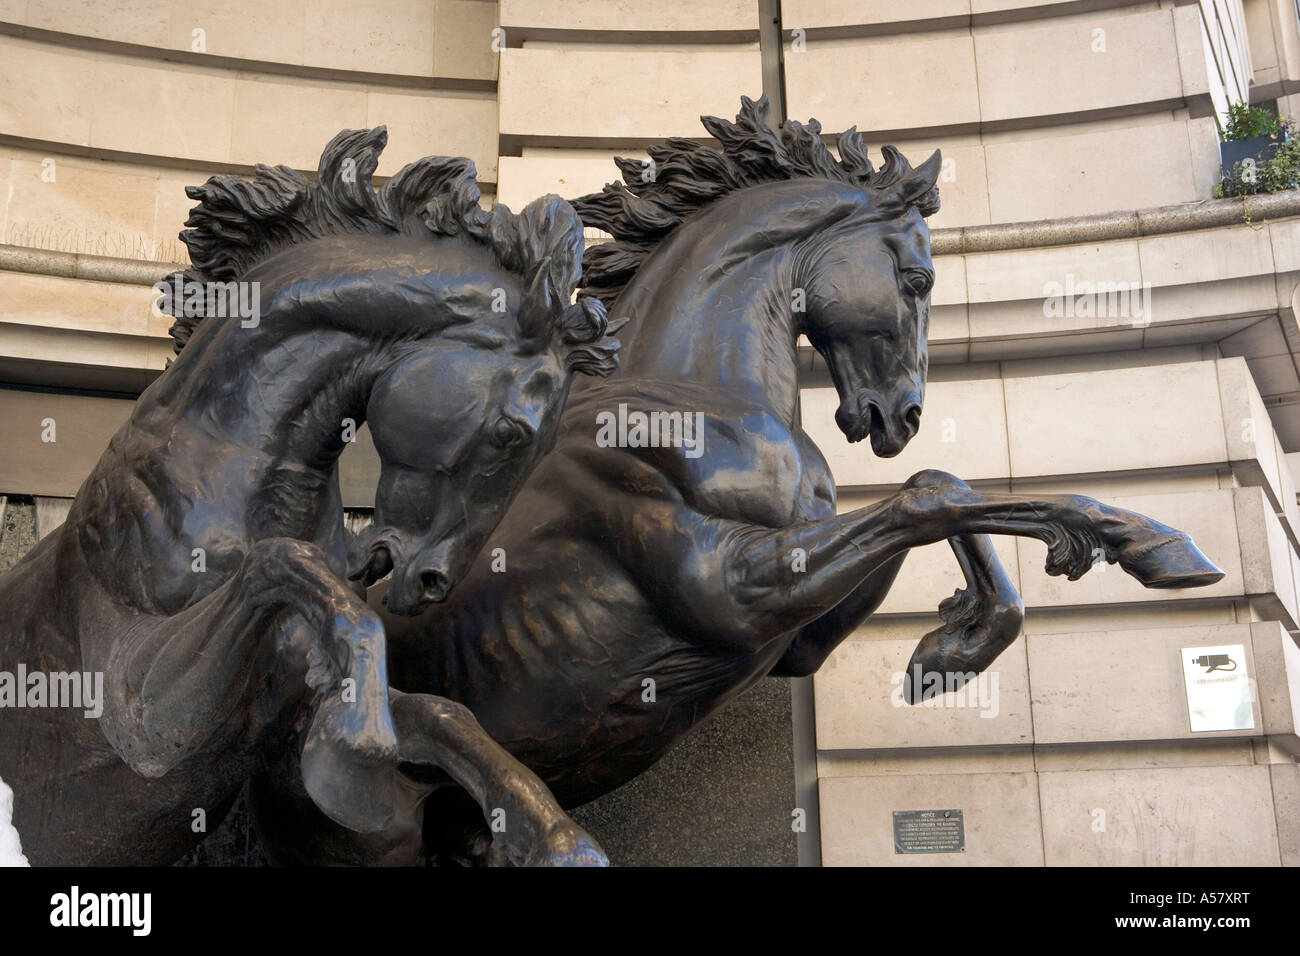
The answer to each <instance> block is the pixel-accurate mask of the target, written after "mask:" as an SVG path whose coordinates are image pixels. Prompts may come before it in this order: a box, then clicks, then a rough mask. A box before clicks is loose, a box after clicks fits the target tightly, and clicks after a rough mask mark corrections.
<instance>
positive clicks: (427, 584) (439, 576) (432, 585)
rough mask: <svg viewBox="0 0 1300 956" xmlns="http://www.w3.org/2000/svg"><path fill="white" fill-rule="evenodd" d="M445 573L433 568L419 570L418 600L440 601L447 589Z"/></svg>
mask: <svg viewBox="0 0 1300 956" xmlns="http://www.w3.org/2000/svg"><path fill="white" fill-rule="evenodd" d="M449 589H450V588H449V584H448V581H447V575H445V574H443V573H442V572H441V571H436V570H434V569H433V568H425V569H424V570H423V571H421V572H420V600H421V601H425V602H435V601H441V600H442V599H443V598H445V597H446V596H447V591H448V590H449Z"/></svg>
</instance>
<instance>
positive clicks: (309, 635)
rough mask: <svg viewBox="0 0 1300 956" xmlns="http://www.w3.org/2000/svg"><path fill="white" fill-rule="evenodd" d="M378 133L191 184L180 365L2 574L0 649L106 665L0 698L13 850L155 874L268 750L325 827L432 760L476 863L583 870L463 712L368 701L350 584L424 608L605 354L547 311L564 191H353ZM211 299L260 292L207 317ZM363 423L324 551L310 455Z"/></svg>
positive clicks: (325, 493) (576, 851)
mask: <svg viewBox="0 0 1300 956" xmlns="http://www.w3.org/2000/svg"><path fill="white" fill-rule="evenodd" d="M386 135H387V134H386V132H385V131H384V130H383V129H382V128H381V129H376V130H369V131H356V132H345V133H341V134H340V135H339V136H338V137H336V138H335V139H334V140H333V141H332V142H331V143H330V144H329V146H328V147H327V148H326V149H325V152H324V155H323V156H322V158H321V164H320V170H319V176H318V178H317V179H316V180H315V181H314V182H308V180H307V179H305V178H304V177H303V176H301V175H300V174H298V173H296V172H294V171H293V170H291V169H288V168H286V167H275V168H268V167H258V169H257V172H256V175H255V176H254V177H253V178H252V179H244V178H240V177H234V176H218V177H214V178H213V179H210V180H209V181H208V182H207V183H206V184H205V185H204V186H201V187H192V188H191V189H190V190H189V191H188V192H189V195H190V196H191V198H194V199H197V200H199V205H198V206H196V207H195V209H194V210H193V212H192V213H191V216H190V219H189V221H188V223H187V224H188V225H189V226H190V227H191V228H190V229H189V230H188V231H186V232H185V233H183V234H182V239H184V241H185V242H186V244H187V245H188V247H189V250H190V255H191V259H192V262H193V267H192V268H191V269H189V270H187V271H186V272H185V273H184V274H180V275H176V276H172V277H169V280H168V282H167V283H166V284H164V285H163V286H162V287H160V290H159V291H160V294H161V295H162V297H163V308H164V310H165V311H167V312H170V314H172V315H174V316H175V317H176V324H175V326H174V327H173V329H172V333H173V336H174V337H175V339H176V346H177V351H178V352H179V355H178V356H177V358H176V359H175V361H174V362H173V363H172V365H171V366H170V368H169V369H168V370H167V371H166V372H165V373H164V374H163V375H162V376H161V377H160V378H159V379H158V380H157V382H156V383H155V384H154V385H152V386H151V387H150V388H149V389H148V390H147V391H146V392H145V393H144V394H143V395H142V396H141V398H140V399H139V401H138V403H137V404H136V406H135V408H134V411H133V413H132V416H131V418H130V421H129V422H128V423H127V424H126V425H125V426H124V427H123V428H122V430H121V431H120V432H118V434H117V435H116V436H115V437H114V439H113V440H112V442H111V444H110V445H109V447H108V450H107V451H106V452H105V453H104V455H103V457H102V459H101V460H100V461H99V464H98V465H97V466H96V468H95V469H94V471H93V473H92V474H91V475H90V477H89V478H88V479H87V480H86V482H85V484H84V485H83V486H82V488H81V490H80V492H79V493H78V495H77V498H76V501H75V503H74V504H73V506H72V510H71V512H70V514H69V516H68V519H67V522H66V523H65V524H64V525H63V526H62V527H61V528H60V529H58V530H56V531H55V532H54V533H52V534H51V535H49V537H47V538H46V539H45V540H43V541H42V542H41V543H40V544H39V545H38V546H37V547H36V548H35V549H34V550H33V551H32V552H30V553H29V554H28V555H27V557H26V558H25V559H24V560H23V561H22V562H20V563H19V564H18V565H17V566H16V567H15V568H13V569H12V570H11V571H9V572H8V573H7V574H6V575H5V576H4V577H3V578H0V660H3V661H4V662H6V664H8V665H10V666H13V665H19V664H21V665H24V666H25V667H26V668H27V669H28V670H30V671H33V672H37V671H39V672H40V673H42V674H46V675H51V674H56V673H70V672H78V673H86V674H98V675H102V680H103V691H104V693H103V698H104V699H103V701H102V705H103V711H102V714H101V715H99V716H98V718H97V719H95V718H89V717H87V716H85V715H84V713H83V711H82V710H80V709H69V708H58V707H48V706H43V707H33V708H28V709H16V710H6V711H5V712H4V715H3V723H2V724H0V777H2V778H3V779H4V780H5V781H6V782H7V783H9V784H10V785H12V787H13V789H14V791H15V793H16V802H15V819H14V822H15V824H16V826H17V829H18V831H19V833H20V835H21V837H22V840H23V848H24V850H25V852H26V854H27V856H28V858H29V859H30V860H31V861H32V862H33V863H34V864H49V863H65V864H67V863H75V864H85V863H94V864H108V863H128V864H129V863H169V862H172V861H173V860H175V859H176V858H177V857H179V856H180V855H182V854H183V853H184V852H185V851H186V850H188V849H189V848H191V847H192V846H193V845H195V844H196V843H197V842H199V841H200V840H201V839H202V838H203V835H204V830H203V828H201V827H199V826H197V825H196V822H197V821H198V820H200V819H202V820H203V821H204V824H205V826H206V827H207V828H211V827H214V826H215V825H216V823H217V822H219V821H220V818H221V816H222V815H223V814H224V813H225V812H226V811H227V810H228V808H229V806H230V804H231V802H232V801H233V800H234V798H235V797H236V795H237V794H238V792H239V790H240V788H241V787H242V786H243V785H244V783H245V781H246V780H247V779H248V778H249V777H250V776H252V775H254V774H255V773H258V772H259V771H262V770H264V769H266V768H268V767H274V766H277V765H279V764H280V763H281V762H282V761H283V759H284V755H285V754H286V753H292V754H293V755H294V757H295V767H297V768H298V771H299V775H298V778H297V779H296V780H295V781H294V783H295V785H296V786H298V787H299V788H300V791H301V792H302V793H304V794H309V795H310V800H311V801H312V802H313V806H314V807H318V808H319V810H320V811H321V812H322V814H323V816H322V819H324V818H326V816H327V817H328V818H329V819H331V820H332V821H335V822H336V823H337V824H340V825H342V826H343V827H351V828H354V829H356V830H359V831H374V830H382V829H383V828H386V827H390V826H392V824H393V821H394V808H395V807H400V806H401V796H402V794H399V792H398V791H399V789H401V788H402V786H403V784H402V782H401V781H400V780H398V778H397V777H396V775H395V774H394V773H393V770H392V768H393V767H394V766H395V765H396V763H397V761H398V760H399V759H402V760H408V761H413V762H416V763H420V762H427V763H436V764H437V765H438V766H440V767H442V768H444V771H445V773H447V774H449V775H450V776H451V777H452V778H455V779H457V780H459V781H460V782H461V784H462V785H463V786H464V787H465V788H466V790H467V791H468V792H470V793H473V794H475V795H477V796H480V797H481V798H482V799H483V801H484V802H485V803H486V804H487V805H488V806H490V807H492V808H495V807H500V806H504V807H507V809H508V810H509V811H510V812H511V814H512V819H511V826H512V830H511V833H512V835H516V834H517V835H518V837H519V840H518V841H517V842H516V843H515V844H509V845H505V846H500V845H499V846H498V848H497V849H498V853H499V854H500V855H501V856H502V857H503V858H506V859H511V860H515V861H518V862H542V863H567V862H583V863H588V862H594V863H600V862H603V861H604V858H603V854H602V853H601V851H600V848H599V847H598V846H597V845H596V844H595V842H594V841H593V840H591V838H590V837H588V836H587V835H586V834H585V833H583V832H582V831H581V830H580V829H578V828H577V827H576V826H574V825H572V824H571V823H569V822H568V821H567V818H566V817H564V816H563V814H561V813H560V812H559V810H558V808H557V807H555V806H554V802H553V801H550V802H547V801H549V795H548V794H545V788H544V787H542V785H541V784H540V783H539V782H538V781H537V780H536V778H535V777H533V776H532V775H531V774H529V773H528V771H527V770H526V769H524V768H523V767H522V766H521V765H519V764H518V763H517V762H516V761H515V760H514V759H513V758H511V757H509V755H508V754H506V752H505V751H504V750H502V749H501V748H500V747H499V746H498V745H497V744H495V743H494V742H493V741H492V740H491V739H490V738H488V737H487V736H486V735H485V734H484V733H483V731H482V730H481V728H479V726H478V724H477V723H475V722H474V720H473V718H472V716H470V715H469V714H468V712H466V711H465V709H464V708H463V707H461V706H460V705H458V704H455V703H453V702H451V701H446V700H439V699H436V698H433V697H430V696H428V695H421V694H394V696H393V699H392V701H391V703H390V696H389V695H390V689H389V679H388V663H387V653H386V648H385V639H384V628H383V625H382V623H381V620H380V618H379V616H378V615H377V614H376V613H375V611H373V610H372V609H370V608H369V607H368V606H367V605H366V603H365V601H364V600H363V598H362V597H361V596H359V593H363V591H364V588H363V585H362V584H355V585H354V584H350V583H349V579H351V580H353V581H361V582H364V583H370V582H372V581H373V580H374V579H375V578H377V577H380V576H383V575H385V574H389V573H390V572H391V576H390V577H389V581H390V585H389V588H388V596H387V597H388V608H387V610H388V612H389V613H392V614H403V613H406V614H409V613H415V612H417V611H418V610H419V609H420V608H422V607H424V606H426V605H428V604H430V603H432V602H436V601H440V600H443V599H444V598H445V597H446V595H447V593H448V591H449V589H450V588H451V587H452V586H453V585H454V584H455V583H456V582H457V580H458V579H460V578H461V577H462V576H463V575H464V573H465V571H466V569H467V567H468V565H469V563H470V561H471V560H472V559H473V557H474V555H475V554H476V553H477V552H478V550H479V548H480V546H481V545H482V543H483V541H484V540H485V538H486V537H487V535H488V534H489V533H490V532H491V530H492V529H493V527H494V526H495V525H496V523H497V521H498V519H499V518H500V516H501V515H502V513H503V511H504V508H505V506H506V504H507V502H508V501H509V499H510V498H511V497H512V496H513V494H514V493H515V492H516V491H517V490H518V489H519V487H520V486H521V484H522V482H523V480H524V478H525V477H526V476H527V474H528V472H529V471H530V470H531V469H532V468H533V467H534V466H535V464H536V463H537V462H538V460H539V459H540V458H541V456H542V455H543V453H544V452H545V451H546V450H547V449H548V448H549V447H550V446H551V444H552V443H553V441H554V439H555V435H556V428H557V425H558V414H559V411H560V409H561V407H562V406H563V404H564V402H565V400H566V398H567V395H568V391H569V387H570V383H571V380H572V376H573V374H574V373H576V372H587V373H593V374H597V375H600V374H605V373H608V372H609V371H610V369H612V368H613V367H614V364H615V358H616V348H617V343H616V342H614V341H612V340H610V339H608V338H607V337H606V334H605V333H606V319H605V310H604V308H603V306H602V305H601V304H600V303H598V302H595V301H591V300H585V301H583V302H579V303H577V304H571V301H570V300H571V296H572V292H573V289H574V287H575V284H576V282H577V280H578V277H579V273H580V268H581V255H582V250H583V239H582V226H581V223H580V221H579V219H578V217H577V215H576V214H575V212H574V210H573V209H572V208H571V207H570V206H569V204H568V203H566V202H565V201H564V200H562V199H560V198H559V197H556V196H548V197H545V198H542V199H539V200H537V201H536V202H534V203H531V204H530V205H529V206H528V207H527V208H525V209H524V210H522V211H521V212H520V213H519V214H517V215H516V214H513V213H511V212H510V211H509V210H508V209H505V208H504V207H500V206H498V207H494V208H493V209H492V210H491V211H486V210H484V209H482V208H481V207H480V205H479V189H478V184H477V182H476V178H475V172H474V167H473V165H472V164H471V163H470V162H469V161H468V160H465V159H453V158H444V157H433V158H428V159H424V160H421V161H419V162H416V163H413V164H411V165H410V166H407V167H406V168H404V169H403V170H402V171H400V172H399V173H397V174H396V175H395V176H394V177H393V178H392V179H390V180H389V181H388V182H387V183H385V184H384V186H383V187H382V188H380V189H379V190H377V191H376V190H375V189H374V188H373V187H372V183H371V175H372V173H373V172H374V170H375V167H376V164H377V161H378V156H379V153H380V151H381V150H382V149H383V147H384V145H385V143H386ZM227 283H229V285H227ZM230 296H234V297H235V298H234V301H242V302H244V303H256V304H257V308H255V309H253V310H250V311H249V312H247V313H246V314H245V313H243V312H241V313H239V314H238V315H231V314H218V313H228V311H229V310H228V306H229V303H230V301H231V300H230ZM241 297H242V298H241ZM363 422H368V423H369V426H370V429H371V432H372V434H373V437H374V442H375V447H376V448H377V450H378V452H379V456H380V459H381V462H382V473H381V478H380V483H379V488H378V491H377V495H376V511H375V522H374V527H373V528H372V529H371V531H370V532H369V533H368V534H367V535H366V536H365V537H364V538H363V539H362V540H360V541H356V542H352V547H351V549H350V550H351V553H349V540H348V538H347V536H346V533H345V530H344V526H343V512H342V507H341V503H340V498H339V486H338V473H337V459H338V457H339V455H340V453H341V452H342V451H343V449H344V448H345V447H346V444H347V442H348V441H349V440H350V438H351V436H353V435H354V434H355V429H356V428H358V427H360V425H361V424H362V423H363ZM299 755H301V760H300V761H299V760H298V759H297V758H298V757H299ZM481 767H489V768H491V771H492V773H496V774H497V775H498V776H493V775H492V773H488V772H485V771H481V770H480V768H481ZM502 774H504V775H506V777H505V778H503V777H502V776H500V775H502ZM503 780H504V782H503ZM498 785H503V786H507V787H508V789H509V792H508V793H506V794H504V795H498V794H497V793H496V792H495V791H494V790H493V788H494V787H496V786H498ZM517 794H518V795H517ZM536 794H541V795H542V796H536V797H535V795H536ZM535 808H540V809H539V812H540V813H542V814H543V815H542V816H538V817H535V818H530V817H529V816H528V814H529V813H531V812H533V810H534V809H535ZM344 832H351V831H347V830H345V831H344ZM502 842H503V843H508V841H502Z"/></svg>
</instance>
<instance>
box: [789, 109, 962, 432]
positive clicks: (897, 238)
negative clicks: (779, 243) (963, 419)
mask: <svg viewBox="0 0 1300 956" xmlns="http://www.w3.org/2000/svg"><path fill="white" fill-rule="evenodd" d="M856 136H857V134H856V132H855V131H852V130H850V131H849V132H848V133H844V134H841V136H840V152H841V155H842V156H845V157H853V156H860V157H861V159H862V160H863V161H865V159H866V155H865V151H864V150H863V151H859V150H857V149H855V146H858V145H860V144H858V143H857V142H856ZM883 152H884V154H885V156H886V163H885V166H884V167H883V168H882V169H881V171H880V172H879V173H877V174H875V175H874V176H870V178H869V179H868V183H869V185H868V186H867V189H866V193H867V199H866V201H865V202H861V208H860V212H858V213H857V214H854V215H850V216H849V217H847V218H846V219H844V220H842V221H841V222H840V223H837V224H836V225H835V226H834V227H833V228H831V229H828V230H826V232H824V233H822V234H820V235H817V236H814V237H813V238H812V239H811V240H810V241H809V243H808V245H807V247H806V249H805V251H804V255H803V256H802V257H801V258H802V268H801V272H802V275H799V276H796V278H795V283H796V285H798V286H799V287H800V288H803V289H805V292H806V308H805V310H804V312H803V313H802V321H801V323H800V329H799V331H801V332H802V333H803V334H805V335H806V336H807V337H808V341H809V342H811V343H812V345H813V347H814V348H816V349H817V351H818V352H820V353H821V355H822V357H823V358H824V359H825V360H826V365H827V367H828V368H829V369H830V374H831V380H832V381H833V382H834V383H835V390H836V392H837V393H838V394H839V399H840V405H839V408H838V409H836V411H835V423H836V424H837V425H838V426H839V427H840V431H842V432H844V435H845V437H847V438H848V440H849V441H850V442H857V441H861V440H862V439H864V438H867V437H870V439H871V448H872V451H874V452H875V453H876V454H877V455H880V456H881V457H884V458H890V457H893V456H894V455H897V454H898V453H899V452H900V451H902V450H903V448H904V447H905V446H906V445H907V443H908V442H909V441H910V440H911V438H912V436H913V435H915V434H916V432H917V429H918V428H919V427H920V425H921V408H922V405H923V404H924V402H925V380H926V372H927V369H928V365H929V350H928V347H927V337H928V334H929V320H930V290H931V288H933V286H934V264H933V263H932V262H931V261H930V232H929V230H928V229H927V228H926V225H925V219H924V216H926V215H929V214H930V213H932V212H934V211H935V209H937V207H938V195H937V190H936V189H935V180H936V178H937V176H938V174H939V168H940V164H941V162H942V161H941V158H940V155H939V153H937V152H936V153H935V154H934V155H933V156H931V157H930V159H929V160H927V161H926V162H925V163H924V164H923V165H922V166H920V167H919V168H917V169H915V170H913V169H912V168H911V167H910V166H908V164H907V160H905V159H904V158H903V157H902V156H901V155H899V153H898V152H897V150H895V149H894V148H893V147H892V146H886V147H884V149H883ZM850 188H852V187H850Z"/></svg>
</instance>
